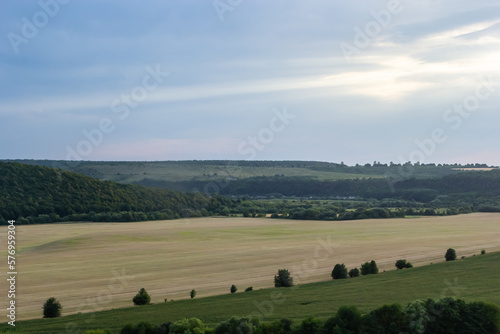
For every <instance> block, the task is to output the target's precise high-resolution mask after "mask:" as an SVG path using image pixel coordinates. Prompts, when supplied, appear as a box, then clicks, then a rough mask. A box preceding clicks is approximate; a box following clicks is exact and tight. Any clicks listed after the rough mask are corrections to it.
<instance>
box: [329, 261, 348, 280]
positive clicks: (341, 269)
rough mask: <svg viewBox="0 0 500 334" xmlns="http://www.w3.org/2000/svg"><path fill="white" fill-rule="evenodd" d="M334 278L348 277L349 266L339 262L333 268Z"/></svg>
mask: <svg viewBox="0 0 500 334" xmlns="http://www.w3.org/2000/svg"><path fill="white" fill-rule="evenodd" d="M332 278H333V279H342V278H347V268H346V267H345V265H344V264H343V263H342V264H339V263H337V264H336V265H335V267H333V270H332Z"/></svg>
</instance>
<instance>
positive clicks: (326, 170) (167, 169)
mask: <svg viewBox="0 0 500 334" xmlns="http://www.w3.org/2000/svg"><path fill="white" fill-rule="evenodd" d="M19 162H22V163H27V164H36V165H43V166H49V167H57V168H62V169H66V170H71V171H74V172H76V173H80V174H85V175H88V176H92V177H95V178H98V179H101V180H106V181H114V182H120V183H127V184H128V183H135V182H138V181H141V180H143V179H144V178H149V179H154V180H161V181H188V180H192V179H198V180H206V181H210V180H214V179H224V180H225V179H227V178H238V179H241V178H248V177H255V176H274V175H276V174H279V175H281V174H283V175H285V176H289V177H290V176H298V177H312V178H315V179H318V180H340V179H356V178H363V177H382V176H383V174H384V172H385V170H380V171H379V170H377V169H373V170H366V173H365V172H362V171H361V172H360V171H358V170H354V169H347V170H345V171H343V170H342V169H337V168H336V167H335V166H338V165H336V164H328V163H321V162H307V161H305V162H296V163H293V162H280V161H276V162H259V161H255V162H249V161H222V160H221V161H158V162H155V161H151V162H112V161H108V162H106V161H96V162H91V161H85V162H80V163H78V164H75V165H68V164H67V163H65V162H63V161H51V160H19ZM443 170H445V171H446V174H449V173H451V172H452V171H451V168H443ZM214 174H217V175H214Z"/></svg>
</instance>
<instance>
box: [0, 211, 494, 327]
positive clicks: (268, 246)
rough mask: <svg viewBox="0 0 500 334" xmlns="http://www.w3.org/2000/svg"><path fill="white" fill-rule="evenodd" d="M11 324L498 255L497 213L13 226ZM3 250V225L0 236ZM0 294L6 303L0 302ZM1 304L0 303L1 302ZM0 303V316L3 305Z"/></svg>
mask: <svg viewBox="0 0 500 334" xmlns="http://www.w3.org/2000/svg"><path fill="white" fill-rule="evenodd" d="M16 232H17V247H18V254H17V255H18V259H17V271H18V276H17V280H18V281H17V282H16V284H17V288H16V290H17V291H16V292H17V293H16V297H17V304H16V305H17V306H18V308H17V317H18V320H20V319H28V318H37V317H41V306H42V305H43V302H44V301H45V300H46V299H47V298H48V297H52V296H54V297H56V298H57V299H58V300H59V301H60V302H61V303H62V305H63V314H70V313H76V312H89V311H93V310H102V309H109V308H117V307H122V306H130V305H131V304H132V302H131V299H132V297H133V296H134V295H135V293H136V292H137V291H138V290H139V289H140V288H142V287H144V288H146V290H147V291H148V292H149V293H150V295H151V296H152V302H153V303H162V302H163V301H164V298H168V299H169V300H171V299H181V298H189V291H190V290H191V289H196V290H197V292H198V295H197V297H202V296H208V295H214V294H222V293H229V288H230V286H231V284H235V285H236V286H237V287H238V288H239V291H243V290H244V289H245V288H246V287H248V286H253V287H254V289H256V288H257V289H258V288H263V287H271V286H272V285H273V276H274V274H275V273H276V272H277V270H278V269H280V268H287V269H289V270H290V271H291V272H292V276H294V278H295V280H296V282H297V283H305V282H313V281H321V280H328V279H329V277H330V273H331V270H332V268H333V266H334V265H335V264H336V263H345V264H346V266H347V267H348V268H353V267H358V268H359V266H360V264H361V263H362V262H365V261H370V260H375V261H377V264H378V265H379V269H380V270H381V271H382V270H393V269H395V268H394V263H395V261H396V260H397V259H400V258H405V259H407V260H409V261H411V262H412V263H413V264H414V265H422V264H428V263H430V262H438V261H444V254H445V251H446V249H447V248H449V247H453V248H455V250H456V251H457V255H458V257H461V256H463V255H465V256H469V255H472V254H478V253H479V252H480V251H481V249H486V250H487V251H498V250H500V214H495V213H476V214H469V215H460V216H448V217H429V218H418V219H390V220H360V221H345V222H318V221H290V220H273V219H263V218H262V219H260V218H199V219H190V220H177V221H156V222H141V223H85V224H49V225H32V226H17V228H16ZM0 233H1V242H0V245H3V248H4V250H5V249H6V246H5V245H6V227H4V226H2V228H1V229H0ZM2 254H3V257H4V259H5V261H4V260H2V265H0V274H1V277H0V280H1V283H0V288H1V291H2V294H5V296H2V297H1V298H0V300H6V299H7V298H6V290H7V285H6V279H5V273H6V272H7V271H8V270H7V269H6V262H7V259H6V257H7V256H6V252H5V251H2ZM4 297H5V298H4ZM3 304H4V303H3ZM6 307H7V305H6V304H5V305H1V309H2V314H1V315H0V316H2V317H3V318H4V319H6V318H5V308H6Z"/></svg>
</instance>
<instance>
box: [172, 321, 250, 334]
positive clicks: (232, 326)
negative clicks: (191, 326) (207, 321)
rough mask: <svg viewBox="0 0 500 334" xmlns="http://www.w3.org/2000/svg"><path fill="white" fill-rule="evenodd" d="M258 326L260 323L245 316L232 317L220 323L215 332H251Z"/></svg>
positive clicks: (222, 333)
mask: <svg viewBox="0 0 500 334" xmlns="http://www.w3.org/2000/svg"><path fill="white" fill-rule="evenodd" d="M258 326H259V323H258V321H256V320H252V319H250V318H245V317H244V318H237V317H232V318H231V319H229V320H227V321H223V322H221V323H219V324H218V325H217V326H216V327H215V329H214V334H251V333H254V332H255V330H256V329H257V327H258ZM181 334H183V333H181Z"/></svg>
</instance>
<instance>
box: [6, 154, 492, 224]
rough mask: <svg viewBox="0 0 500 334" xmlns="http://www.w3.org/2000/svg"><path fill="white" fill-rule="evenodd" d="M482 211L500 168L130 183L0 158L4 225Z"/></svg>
mask: <svg viewBox="0 0 500 334" xmlns="http://www.w3.org/2000/svg"><path fill="white" fill-rule="evenodd" d="M183 163H185V162H183ZM288 163H290V164H291V163H292V162H288ZM309 167H310V168H311V167H313V166H309ZM385 167H387V168H389V166H385ZM385 167H384V166H381V168H385ZM420 167H421V166H420ZM317 168H326V167H325V166H318V167H317ZM365 168H368V167H365ZM371 168H373V167H371ZM425 168H434V167H433V166H426V167H425ZM436 168H439V167H436ZM477 211H482V212H500V170H492V171H474V172H456V173H451V174H445V175H444V176H433V177H427V178H422V177H421V178H409V179H403V180H400V181H395V182H394V181H393V179H389V178H381V177H373V178H372V177H368V178H366V177H364V178H355V179H339V180H318V179H315V178H312V177H288V176H284V175H275V176H258V177H247V178H244V179H225V180H222V179H211V180H190V181H178V182H172V181H162V180H154V179H149V178H143V179H142V181H139V182H138V184H136V185H131V184H119V183H115V182H110V181H100V180H98V179H95V178H92V177H88V176H84V175H80V174H77V173H73V172H69V171H65V170H61V169H56V168H50V167H43V166H35V165H30V164H22V163H16V162H0V224H6V223H7V220H11V219H15V220H17V223H18V224H33V223H49V222H58V221H120V222H121V221H125V222H126V221H143V220H160V219H177V218H187V217H202V216H244V217H265V216H268V217H269V216H270V217H272V218H289V219H307V220H351V219H366V218H401V217H405V216H418V215H426V216H429V215H454V214H460V213H469V212H477Z"/></svg>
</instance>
